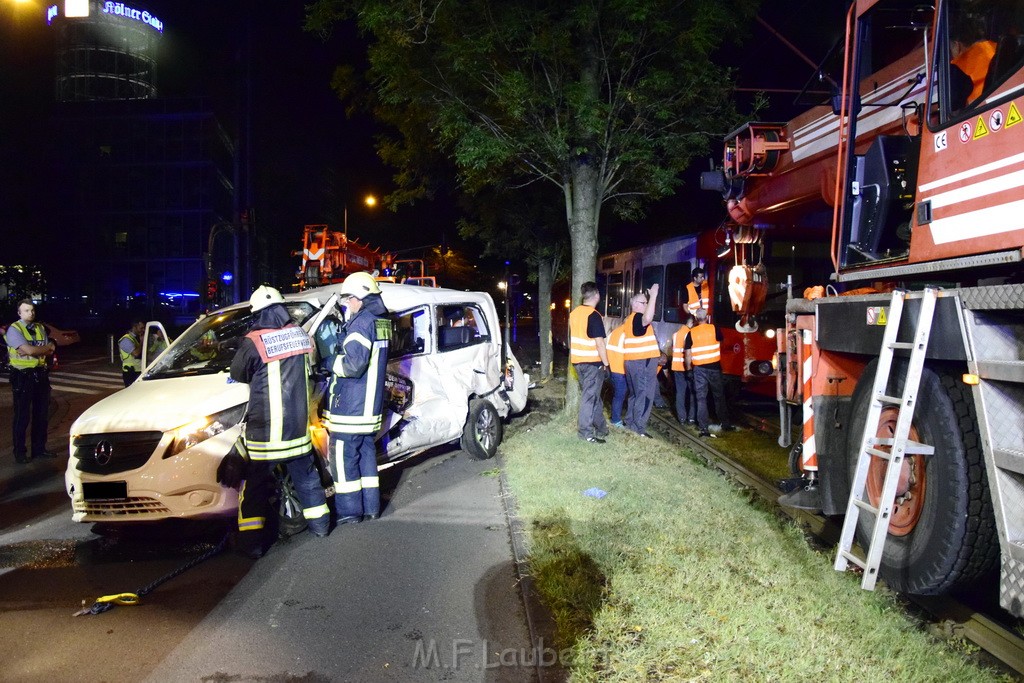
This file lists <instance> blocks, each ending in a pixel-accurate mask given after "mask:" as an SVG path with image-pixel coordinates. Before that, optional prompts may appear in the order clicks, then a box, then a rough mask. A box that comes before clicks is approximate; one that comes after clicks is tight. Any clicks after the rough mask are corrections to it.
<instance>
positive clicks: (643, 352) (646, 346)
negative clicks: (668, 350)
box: [622, 313, 661, 360]
mask: <svg viewBox="0 0 1024 683" xmlns="http://www.w3.org/2000/svg"><path fill="white" fill-rule="evenodd" d="M635 315H639V314H638V313H630V314H629V316H628V317H627V318H626V322H625V323H623V325H622V326H623V327H624V328H625V331H626V336H625V338H624V339H623V355H624V356H625V358H626V360H644V359H645V358H659V357H660V356H661V348H659V347H658V338H657V337H655V336H654V326H653V325H648V326H647V327H646V328H644V333H643V335H642V336H640V337H634V336H633V316H635Z"/></svg>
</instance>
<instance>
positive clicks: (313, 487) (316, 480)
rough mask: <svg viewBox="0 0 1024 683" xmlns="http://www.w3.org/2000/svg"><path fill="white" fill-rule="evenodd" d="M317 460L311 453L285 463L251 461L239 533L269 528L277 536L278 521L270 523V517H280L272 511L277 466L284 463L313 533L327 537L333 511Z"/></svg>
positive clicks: (240, 508) (240, 502) (242, 496)
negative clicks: (325, 493) (326, 494)
mask: <svg viewBox="0 0 1024 683" xmlns="http://www.w3.org/2000/svg"><path fill="white" fill-rule="evenodd" d="M314 457H316V456H315V455H314V454H313V453H308V454H307V455H303V456H300V457H298V458H290V459H288V460H283V461H282V460H250V461H249V464H248V466H247V468H246V475H245V483H244V484H243V485H242V490H241V491H240V492H239V494H238V530H239V531H245V532H247V531H261V532H262V531H264V530H265V529H266V530H267V531H268V532H270V531H273V532H275V533H276V522H277V519H276V517H274V518H273V519H271V520H270V521H269V522H268V517H269V516H270V514H271V513H272V512H273V513H274V514H276V511H272V510H271V508H270V497H271V495H273V493H274V487H275V486H276V480H275V479H274V467H275V466H276V465H278V464H280V465H282V466H283V467H284V468H285V469H286V470H287V471H288V474H289V475H290V476H291V480H292V485H293V486H294V487H295V495H296V496H297V497H298V499H299V504H300V505H302V516H303V517H304V518H305V519H306V523H307V524H308V525H309V530H310V531H312V532H313V533H315V534H318V535H323V534H326V533H327V530H328V527H329V526H330V521H331V518H330V510H329V509H328V508H327V501H326V498H325V496H324V486H323V482H321V481H320V473H319V472H318V471H317V469H316V465H315V464H314V463H313V458H314ZM260 536H263V534H260Z"/></svg>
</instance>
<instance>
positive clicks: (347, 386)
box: [324, 294, 391, 434]
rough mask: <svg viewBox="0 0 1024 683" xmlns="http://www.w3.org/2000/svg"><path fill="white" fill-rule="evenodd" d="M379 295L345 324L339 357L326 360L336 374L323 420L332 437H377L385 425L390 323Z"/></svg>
mask: <svg viewBox="0 0 1024 683" xmlns="http://www.w3.org/2000/svg"><path fill="white" fill-rule="evenodd" d="M384 315H387V309H386V308H385V307H384V302H383V300H381V299H380V295H379V294H369V295H367V297H366V298H365V299H364V300H363V308H362V309H360V311H359V312H358V313H356V314H355V316H353V318H352V319H351V320H349V321H348V323H346V324H345V336H344V337H343V338H342V339H340V340H339V341H340V348H339V350H338V354H337V355H336V356H331V357H329V358H327V359H326V361H327V363H328V367H329V368H330V369H331V371H332V373H333V375H334V376H333V377H332V378H331V386H330V394H331V400H330V404H329V407H328V410H327V413H326V415H325V416H324V422H325V424H326V426H327V430H328V431H329V432H331V433H332V434H376V433H377V431H378V430H379V429H380V428H381V425H382V424H383V422H384V379H385V377H386V374H387V369H388V345H389V343H390V341H391V320H390V319H389V318H386V317H381V316H384Z"/></svg>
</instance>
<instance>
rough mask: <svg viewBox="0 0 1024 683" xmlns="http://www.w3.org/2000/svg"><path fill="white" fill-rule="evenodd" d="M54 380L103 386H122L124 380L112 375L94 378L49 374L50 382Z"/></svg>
mask: <svg viewBox="0 0 1024 683" xmlns="http://www.w3.org/2000/svg"><path fill="white" fill-rule="evenodd" d="M54 382H59V383H65V384H84V385H86V386H103V387H123V386H124V380H122V379H117V380H115V379H114V378H113V377H110V378H102V379H100V378H96V377H76V376H75V375H58V376H56V377H54V376H53V375H51V376H50V383H51V384H53V383H54Z"/></svg>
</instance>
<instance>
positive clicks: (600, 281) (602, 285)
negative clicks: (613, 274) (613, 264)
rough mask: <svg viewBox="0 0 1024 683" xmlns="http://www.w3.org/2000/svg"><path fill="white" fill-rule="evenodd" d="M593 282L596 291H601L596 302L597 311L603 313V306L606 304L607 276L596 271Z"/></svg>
mask: <svg viewBox="0 0 1024 683" xmlns="http://www.w3.org/2000/svg"><path fill="white" fill-rule="evenodd" d="M595 282H596V284H597V291H598V292H600V293H601V299H600V301H598V302H597V312H598V313H600V314H601V315H605V312H604V308H605V306H607V305H608V276H607V275H606V274H605V273H598V274H597V279H596V280H595Z"/></svg>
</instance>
